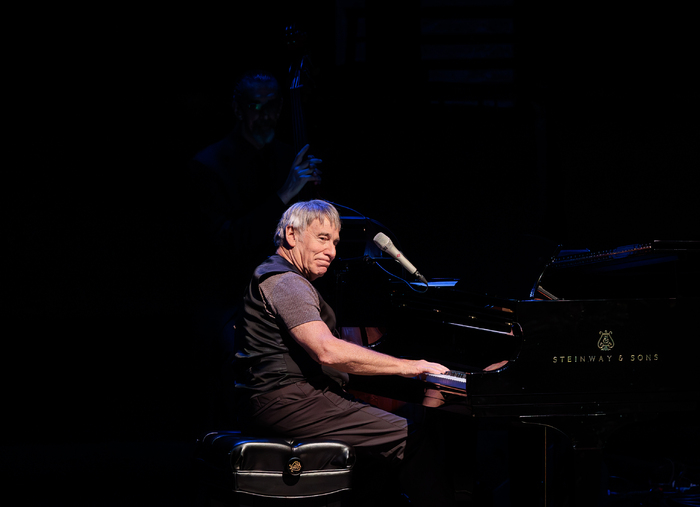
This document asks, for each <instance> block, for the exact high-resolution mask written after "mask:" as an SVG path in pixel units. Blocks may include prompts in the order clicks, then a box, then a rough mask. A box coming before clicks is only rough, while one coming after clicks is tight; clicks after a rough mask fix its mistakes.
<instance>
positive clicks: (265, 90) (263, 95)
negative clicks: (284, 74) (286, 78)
mask: <svg viewBox="0 0 700 507" xmlns="http://www.w3.org/2000/svg"><path fill="white" fill-rule="evenodd" d="M275 97H277V87H272V86H258V87H256V88H255V89H254V90H251V93H250V98H251V99H253V100H264V99H267V100H271V99H274V98H275Z"/></svg>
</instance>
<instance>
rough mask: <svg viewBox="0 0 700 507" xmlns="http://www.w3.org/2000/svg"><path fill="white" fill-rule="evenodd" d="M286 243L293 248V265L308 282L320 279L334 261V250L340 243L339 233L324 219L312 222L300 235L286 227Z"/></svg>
mask: <svg viewBox="0 0 700 507" xmlns="http://www.w3.org/2000/svg"><path fill="white" fill-rule="evenodd" d="M286 234H287V242H288V243H289V244H290V245H291V246H293V248H292V250H291V255H292V258H293V260H294V264H295V265H296V267H297V268H298V269H299V270H300V271H301V274H302V275H304V277H305V278H307V279H308V280H310V281H314V280H315V279H317V278H320V277H322V276H323V275H325V274H326V271H328V267H329V266H330V265H331V262H333V259H335V253H336V252H335V248H336V246H337V245H338V242H339V241H340V231H339V230H338V229H336V228H335V227H333V226H332V225H331V222H330V220H328V219H326V220H324V221H323V223H321V221H319V220H318V219H316V220H314V221H313V222H312V223H311V225H310V226H308V227H307V228H306V230H305V231H304V232H302V233H299V231H295V230H294V229H293V228H292V227H291V226H289V227H287V231H286Z"/></svg>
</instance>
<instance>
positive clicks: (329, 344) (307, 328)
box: [290, 320, 448, 377]
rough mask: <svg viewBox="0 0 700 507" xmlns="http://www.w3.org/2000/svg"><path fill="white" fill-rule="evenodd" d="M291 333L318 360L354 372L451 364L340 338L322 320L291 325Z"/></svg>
mask: <svg viewBox="0 0 700 507" xmlns="http://www.w3.org/2000/svg"><path fill="white" fill-rule="evenodd" d="M290 334H291V335H292V337H293V338H294V339H295V340H296V341H297V342H298V343H299V344H300V345H301V346H302V347H304V350H306V352H308V353H309V355H310V356H311V357H312V358H313V359H314V360H315V361H316V362H318V363H320V364H323V365H327V366H331V367H333V368H335V369H336V370H339V371H342V372H345V373H353V374H355V375H401V376H404V377H415V376H418V375H421V374H424V373H445V372H446V371H448V368H446V367H444V366H443V365H441V364H438V363H431V362H429V361H425V360H422V359H421V360H411V359H401V358H398V357H394V356H389V355H387V354H382V353H380V352H376V351H374V350H371V349H367V348H364V347H361V346H359V345H355V344H354V343H350V342H346V341H344V340H340V339H338V338H336V337H335V336H333V334H332V333H331V331H330V329H328V326H326V324H325V323H323V322H321V321H317V320H315V321H311V322H306V323H304V324H301V325H299V326H296V327H294V328H292V329H290Z"/></svg>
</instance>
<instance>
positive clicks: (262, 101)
mask: <svg viewBox="0 0 700 507" xmlns="http://www.w3.org/2000/svg"><path fill="white" fill-rule="evenodd" d="M237 108H238V116H239V118H240V120H241V124H242V130H243V135H244V137H246V138H247V139H248V140H249V141H250V142H252V143H253V144H254V145H256V147H258V148H262V147H263V146H264V145H266V144H269V143H271V142H272V140H273V139H274V137H275V127H276V126H277V119H278V118H279V115H280V111H281V109H282V99H281V98H280V97H279V94H278V89H277V87H276V86H269V85H265V84H262V85H258V86H256V87H255V88H254V89H253V90H251V92H250V93H249V94H248V97H247V98H244V99H243V100H241V103H240V104H237Z"/></svg>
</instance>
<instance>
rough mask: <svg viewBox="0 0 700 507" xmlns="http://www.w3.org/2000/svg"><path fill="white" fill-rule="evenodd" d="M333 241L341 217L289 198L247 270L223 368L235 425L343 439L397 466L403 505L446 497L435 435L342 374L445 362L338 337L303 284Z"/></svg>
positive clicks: (418, 371)
mask: <svg viewBox="0 0 700 507" xmlns="http://www.w3.org/2000/svg"><path fill="white" fill-rule="evenodd" d="M339 239H340V217H339V215H338V212H337V210H336V209H335V208H334V207H333V206H332V205H330V204H328V203H326V202H324V201H318V200H317V201H309V202H300V203H296V204H294V205H293V206H291V207H290V208H289V209H288V210H287V211H286V212H285V213H284V215H283V216H282V219H281V220H280V222H279V224H278V227H277V231H276V233H275V244H276V246H277V251H276V253H275V254H274V255H272V256H271V257H270V258H268V259H267V260H266V261H265V262H263V263H262V264H261V265H260V266H258V268H257V269H256V270H255V272H254V274H253V277H252V280H251V282H250V284H249V286H248V289H247V292H246V294H245V297H244V311H243V314H242V317H241V319H240V320H239V321H238V323H237V326H236V336H235V342H236V343H235V350H236V354H235V358H234V360H233V361H232V363H231V366H232V373H233V377H234V385H235V389H234V395H233V398H234V402H235V407H236V416H237V418H238V422H239V425H240V426H241V428H242V429H244V430H245V431H249V432H258V433H262V434H263V435H271V434H277V435H282V436H286V437H294V438H317V437H322V438H331V439H338V440H342V441H345V442H347V443H349V444H351V445H353V446H354V447H355V449H356V451H357V453H358V455H359V456H360V459H361V460H362V456H363V455H364V456H368V457H374V458H380V459H381V460H383V461H384V462H385V463H388V464H389V465H392V466H396V467H397V470H398V476H399V483H400V487H401V490H402V493H403V494H405V495H407V496H409V498H410V500H411V504H412V505H440V506H445V505H450V504H451V503H452V498H451V497H452V492H451V491H450V485H449V484H447V483H444V482H445V481H446V477H447V476H448V474H444V473H441V471H440V465H441V463H442V462H443V460H442V459H440V456H439V455H438V453H439V449H440V446H439V445H436V442H435V441H434V439H435V438H437V437H438V435H434V434H431V435H428V434H426V433H427V432H422V431H420V429H417V428H416V427H415V426H414V425H413V424H411V423H410V422H409V421H408V420H407V419H405V418H402V417H399V416H397V415H395V414H392V413H388V412H385V411H383V410H380V409H378V408H375V407H372V406H370V405H368V404H366V403H363V402H361V401H358V400H356V399H355V398H353V397H352V396H351V395H350V394H348V393H347V392H345V391H344V390H343V385H344V383H345V382H346V381H347V379H348V374H349V373H353V374H358V375H401V376H405V377H415V376H420V375H423V374H427V373H433V374H440V373H444V372H446V371H447V368H446V367H444V366H442V365H440V364H437V363H431V362H428V361H425V360H408V359H400V358H396V357H392V356H388V355H385V354H381V353H378V352H375V351H373V350H370V349H366V348H364V347H361V346H358V345H355V344H353V343H350V342H346V341H343V340H341V339H339V338H338V333H337V332H336V330H335V314H334V313H333V310H332V309H331V308H330V307H329V306H328V304H327V303H325V301H324V300H323V298H322V297H321V295H320V294H319V293H318V292H317V290H316V289H315V288H314V286H313V285H312V284H311V282H312V281H314V280H315V279H317V278H319V277H321V276H323V275H324V274H325V273H326V272H327V270H328V268H329V266H330V264H331V262H332V261H333V259H334V258H335V254H336V245H337V244H338V241H339ZM361 463H362V462H360V465H361ZM359 486H361V485H359Z"/></svg>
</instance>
